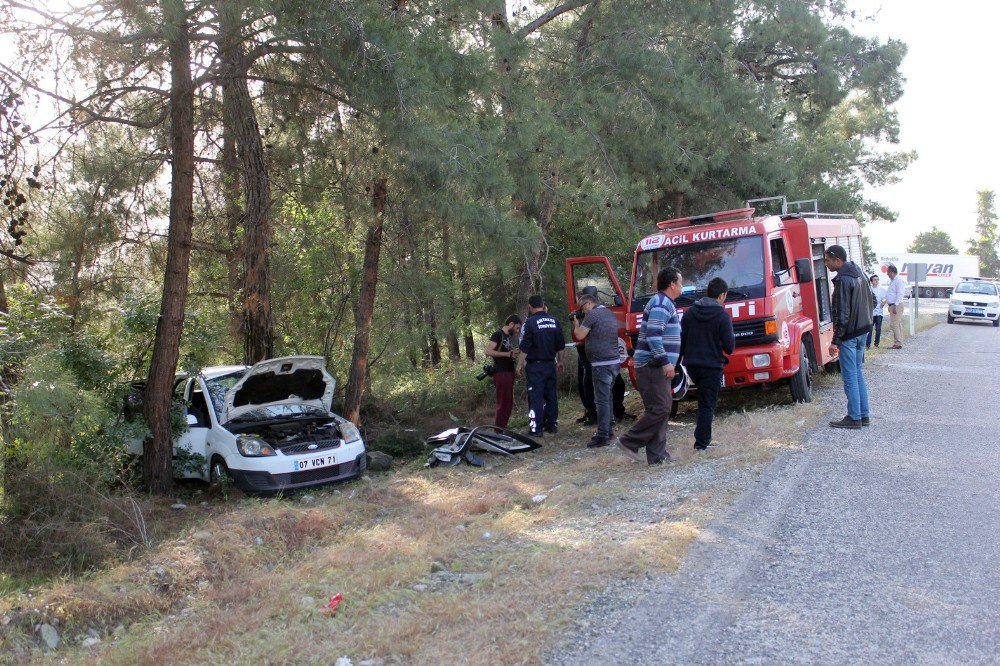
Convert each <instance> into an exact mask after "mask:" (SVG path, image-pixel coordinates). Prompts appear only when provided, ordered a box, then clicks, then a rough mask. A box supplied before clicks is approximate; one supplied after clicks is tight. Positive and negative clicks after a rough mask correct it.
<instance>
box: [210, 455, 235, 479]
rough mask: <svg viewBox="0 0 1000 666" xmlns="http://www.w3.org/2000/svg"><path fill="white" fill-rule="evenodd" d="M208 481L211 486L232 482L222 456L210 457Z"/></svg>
mask: <svg viewBox="0 0 1000 666" xmlns="http://www.w3.org/2000/svg"><path fill="white" fill-rule="evenodd" d="M208 482H209V484H211V485H213V486H223V485H228V484H231V483H232V482H233V477H232V475H231V474H230V473H229V468H228V467H226V462H225V461H224V460H223V459H222V458H219V457H216V458H212V466H211V467H210V468H209V470H208Z"/></svg>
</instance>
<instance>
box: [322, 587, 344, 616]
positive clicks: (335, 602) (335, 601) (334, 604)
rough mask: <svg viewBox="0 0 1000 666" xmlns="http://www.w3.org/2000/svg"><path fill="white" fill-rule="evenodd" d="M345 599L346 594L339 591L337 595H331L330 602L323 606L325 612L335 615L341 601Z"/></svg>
mask: <svg viewBox="0 0 1000 666" xmlns="http://www.w3.org/2000/svg"><path fill="white" fill-rule="evenodd" d="M343 600H344V595H343V594H341V593H340V592H338V593H337V594H336V595H335V596H332V597H330V603H328V604H327V605H326V606H323V612H324V613H326V614H327V615H333V614H334V613H336V612H337V609H338V608H339V607H340V602H341V601H343Z"/></svg>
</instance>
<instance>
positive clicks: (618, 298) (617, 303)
mask: <svg viewBox="0 0 1000 666" xmlns="http://www.w3.org/2000/svg"><path fill="white" fill-rule="evenodd" d="M623 305H625V302H624V301H622V297H621V296H619V295H618V294H615V307H616V308H620V307H621V306H623Z"/></svg>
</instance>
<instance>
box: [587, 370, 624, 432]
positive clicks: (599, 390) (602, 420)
mask: <svg viewBox="0 0 1000 666" xmlns="http://www.w3.org/2000/svg"><path fill="white" fill-rule="evenodd" d="M620 370H621V366H620V365H619V364H618V362H617V361H616V362H615V364H614V365H595V366H592V367H591V370H590V372H591V376H592V377H593V378H594V404H595V405H596V407H597V436H598V437H600V438H601V439H609V438H610V437H611V387H612V386H613V385H614V383H615V377H617V376H618V373H619V371H620Z"/></svg>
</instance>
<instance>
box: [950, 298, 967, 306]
mask: <svg viewBox="0 0 1000 666" xmlns="http://www.w3.org/2000/svg"><path fill="white" fill-rule="evenodd" d="M951 304H952V305H964V303H962V301H960V300H958V299H957V298H953V299H951Z"/></svg>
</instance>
